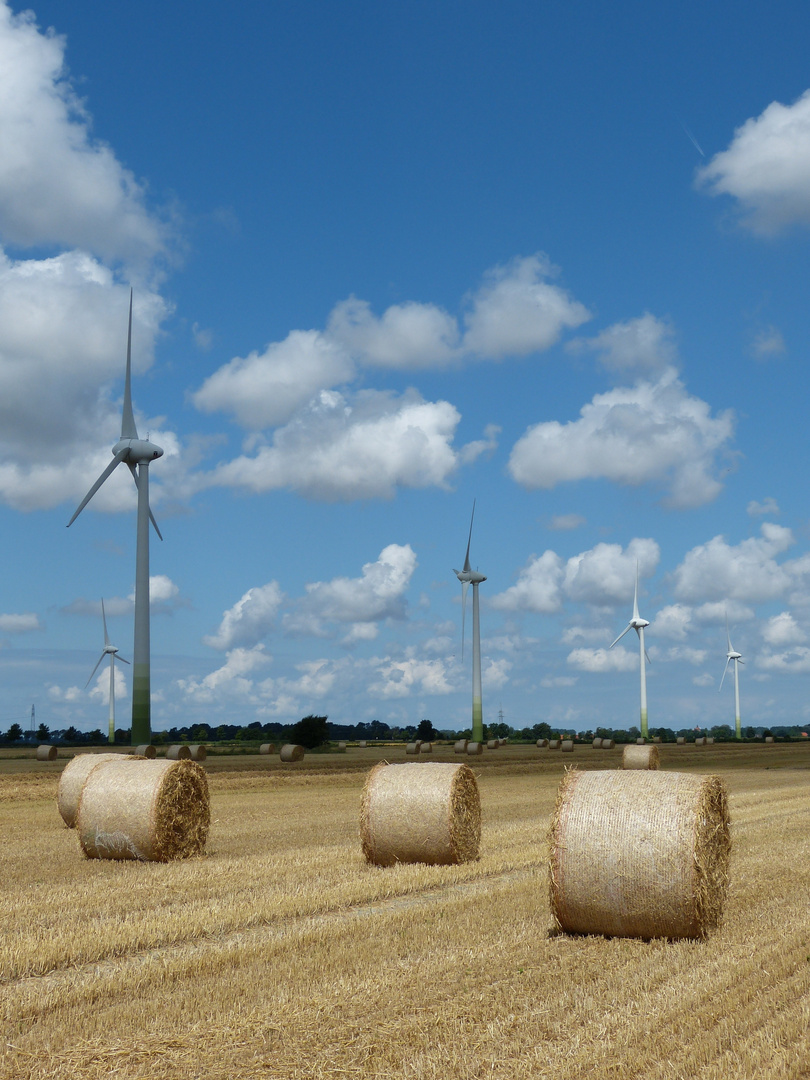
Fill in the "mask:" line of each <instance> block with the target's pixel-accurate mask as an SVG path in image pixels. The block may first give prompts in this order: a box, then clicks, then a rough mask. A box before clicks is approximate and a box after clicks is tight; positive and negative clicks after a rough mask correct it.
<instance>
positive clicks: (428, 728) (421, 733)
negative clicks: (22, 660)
mask: <svg viewBox="0 0 810 1080" xmlns="http://www.w3.org/2000/svg"><path fill="white" fill-rule="evenodd" d="M416 737H417V739H421V740H422V742H433V740H434V739H435V738H436V729H435V728H434V727H433V724H432V723H431V722H430V720H420V721H419V727H417V729H416Z"/></svg>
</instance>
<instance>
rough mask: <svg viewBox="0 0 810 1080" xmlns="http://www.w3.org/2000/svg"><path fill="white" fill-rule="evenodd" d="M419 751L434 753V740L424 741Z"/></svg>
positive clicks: (421, 752)
mask: <svg viewBox="0 0 810 1080" xmlns="http://www.w3.org/2000/svg"><path fill="white" fill-rule="evenodd" d="M419 753H420V754H432V753H433V743H432V742H423V743H422V745H421V746H420V747H419Z"/></svg>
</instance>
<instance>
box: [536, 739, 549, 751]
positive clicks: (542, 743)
mask: <svg viewBox="0 0 810 1080" xmlns="http://www.w3.org/2000/svg"><path fill="white" fill-rule="evenodd" d="M537 748H538V750H548V739H538V740H537Z"/></svg>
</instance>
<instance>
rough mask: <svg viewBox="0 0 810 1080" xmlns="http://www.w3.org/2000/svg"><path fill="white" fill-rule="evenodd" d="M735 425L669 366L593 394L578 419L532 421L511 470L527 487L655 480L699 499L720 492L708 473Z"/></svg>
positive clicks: (681, 503) (674, 493)
mask: <svg viewBox="0 0 810 1080" xmlns="http://www.w3.org/2000/svg"><path fill="white" fill-rule="evenodd" d="M733 430H734V419H733V415H732V413H731V412H730V411H727V412H724V413H721V414H720V415H719V416H716V417H713V416H712V415H711V410H710V408H709V406H708V405H707V404H706V402H705V401H701V400H700V399H699V398H696V397H692V396H691V395H689V394H688V393H687V392H686V390H685V388H684V386H683V384H682V383H681V381H680V380H679V379H678V378H677V375H676V372H675V371H674V369H671V368H669V369H667V370H666V371H665V372H664V373H663V374H662V375H661V377H660V378H659V379H658V380H657V381H655V382H649V381H643V380H642V381H640V382H638V383H637V384H636V385H635V386H632V387H617V388H616V389H613V390H609V391H608V392H607V393H604V394H597V395H596V396H595V397H594V398H593V400H592V401H591V402H590V403H589V404H588V405H585V406H584V407H583V408H582V409H581V411H580V419H579V420H573V421H569V422H568V423H566V424H561V423H560V422H559V421H557V420H550V421H545V422H542V423H539V424H536V425H534V426H533V427H530V428H529V429H528V430H527V431H526V433H525V434H524V435H523V436H522V437H521V438H520V439H518V441H517V442H516V443H515V445H514V447H513V448H512V453H511V455H510V458H509V472H510V473H511V475H512V477H513V478H514V479H515V480H516V481H517V482H518V483H520V484H523V486H524V487H527V488H547V489H548V488H553V487H556V485H557V484H560V483H563V482H566V481H573V480H589V479H590V480H597V479H606V480H612V481H614V482H615V483H618V484H625V485H631V486H637V485H640V484H653V485H655V486H659V487H665V488H667V489H668V495H667V497H666V500H665V501H666V502H667V503H668V504H669V505H671V506H675V507H681V508H685V507H694V506H701V505H703V504H704V503H707V502H710V501H711V500H712V499H714V498H715V497H716V496H717V494H718V493H719V491H720V483H719V481H718V480H717V479H716V477H715V476H714V475H713V472H714V471H716V458H717V455H718V453H719V452H720V451H721V450H722V449H723V448H724V446H725V444H726V443H727V442H728V440H729V439H730V438H731V436H732V434H733Z"/></svg>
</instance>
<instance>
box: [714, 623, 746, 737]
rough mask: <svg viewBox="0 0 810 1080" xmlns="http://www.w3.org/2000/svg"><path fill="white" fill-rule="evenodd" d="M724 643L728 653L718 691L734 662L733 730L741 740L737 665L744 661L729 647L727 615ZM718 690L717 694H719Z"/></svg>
mask: <svg viewBox="0 0 810 1080" xmlns="http://www.w3.org/2000/svg"><path fill="white" fill-rule="evenodd" d="M726 642H727V643H728V652H727V653H726V666H725V667H724V668H723V678H722V679H721V680H720V690H722V689H723V681H724V679H725V677H726V672H727V671H728V665H729V664H730V663H731V661H732V660H733V661H734V729H735V731H736V735H737V738H738V739H741V738H742V727H741V726H740V672H739V667H738V665H739V664H744V663H745V661H744V660H743V658H742V653H738V652H735V651H734V649H733V648H732V645H731V634H730V633H729V629H728V615H726ZM720 690H718V691H717V692H718V694H719V693H720Z"/></svg>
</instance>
